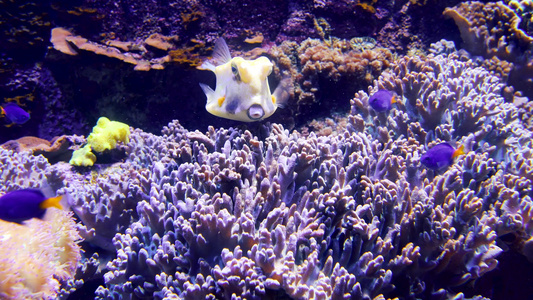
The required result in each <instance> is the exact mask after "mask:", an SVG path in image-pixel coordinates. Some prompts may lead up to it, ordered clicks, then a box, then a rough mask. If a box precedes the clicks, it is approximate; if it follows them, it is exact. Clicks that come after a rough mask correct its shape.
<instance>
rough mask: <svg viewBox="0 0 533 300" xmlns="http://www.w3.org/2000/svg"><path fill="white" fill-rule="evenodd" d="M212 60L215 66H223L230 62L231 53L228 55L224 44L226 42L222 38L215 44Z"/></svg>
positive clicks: (226, 45) (227, 49) (226, 46)
mask: <svg viewBox="0 0 533 300" xmlns="http://www.w3.org/2000/svg"><path fill="white" fill-rule="evenodd" d="M213 60H214V61H215V63H216V64H217V65H223V64H225V63H227V62H229V61H230V60H231V53H229V48H228V44H226V41H225V40H224V39H223V38H219V39H218V40H216V42H215V50H213Z"/></svg>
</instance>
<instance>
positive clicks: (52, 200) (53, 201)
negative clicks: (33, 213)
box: [39, 195, 63, 209]
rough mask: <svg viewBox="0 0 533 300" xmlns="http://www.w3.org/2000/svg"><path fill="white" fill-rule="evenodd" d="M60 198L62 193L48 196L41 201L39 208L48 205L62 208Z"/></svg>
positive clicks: (44, 207)
mask: <svg viewBox="0 0 533 300" xmlns="http://www.w3.org/2000/svg"><path fill="white" fill-rule="evenodd" d="M61 199H63V195H59V196H56V197H52V198H48V199H46V200H44V201H43V202H41V204H40V205H39V206H40V208H41V209H47V208H50V207H55V208H57V209H63V206H62V205H61V203H60V202H61Z"/></svg>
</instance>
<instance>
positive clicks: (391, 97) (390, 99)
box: [368, 90, 396, 112]
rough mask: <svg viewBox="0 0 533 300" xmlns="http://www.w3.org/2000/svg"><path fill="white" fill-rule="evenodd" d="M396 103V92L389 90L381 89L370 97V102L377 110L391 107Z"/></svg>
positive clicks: (385, 109) (382, 110) (380, 110)
mask: <svg viewBox="0 0 533 300" xmlns="http://www.w3.org/2000/svg"><path fill="white" fill-rule="evenodd" d="M394 103H396V94H395V93H393V92H391V91H387V90H379V91H377V92H375V93H374V94H372V96H370V99H368V104H369V105H370V106H371V107H372V109H374V110H375V111H377V112H384V111H387V110H389V109H391V107H392V104H394Z"/></svg>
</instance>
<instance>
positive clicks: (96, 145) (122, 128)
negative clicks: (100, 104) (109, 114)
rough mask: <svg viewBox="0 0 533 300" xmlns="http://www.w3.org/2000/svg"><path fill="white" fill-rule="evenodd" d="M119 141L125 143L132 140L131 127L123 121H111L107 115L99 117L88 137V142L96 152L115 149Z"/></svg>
mask: <svg viewBox="0 0 533 300" xmlns="http://www.w3.org/2000/svg"><path fill="white" fill-rule="evenodd" d="M118 141H121V142H123V143H124V144H127V143H128V142H129V141H130V127H129V126H128V125H127V124H124V123H121V122H117V121H110V120H109V119H108V118H106V117H101V118H100V119H98V122H97V123H96V126H94V127H93V132H92V133H91V134H90V135H89V137H88V138H87V143H88V144H89V145H91V148H92V149H93V150H94V151H96V152H103V151H104V150H111V149H115V147H116V146H117V142H118Z"/></svg>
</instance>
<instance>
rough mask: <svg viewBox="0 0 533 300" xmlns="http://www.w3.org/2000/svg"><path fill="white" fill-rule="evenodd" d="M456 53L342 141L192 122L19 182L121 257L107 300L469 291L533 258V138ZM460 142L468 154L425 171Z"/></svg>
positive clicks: (486, 77)
mask: <svg viewBox="0 0 533 300" xmlns="http://www.w3.org/2000/svg"><path fill="white" fill-rule="evenodd" d="M449 52H451V53H449V54H446V55H444V54H440V55H438V54H432V55H430V56H428V57H427V58H415V57H405V58H402V59H400V60H398V61H397V62H396V63H395V66H394V67H393V68H392V69H391V70H390V71H387V72H386V73H384V74H382V75H381V76H380V77H379V78H378V79H377V80H375V81H374V86H372V87H370V88H369V91H370V93H373V92H376V91H377V90H378V89H388V90H391V91H394V92H396V93H397V94H398V98H399V99H400V100H401V103H398V104H394V106H393V109H392V110H390V111H388V112H384V113H376V112H374V111H373V110H372V109H371V108H369V107H368V97H369V96H368V95H367V94H366V93H365V92H363V91H360V92H358V93H357V94H356V95H355V98H353V99H352V102H351V104H352V105H351V111H350V113H349V116H348V118H347V122H346V123H345V126H344V128H341V129H342V130H340V129H339V130H337V131H336V132H334V133H332V134H330V135H327V136H318V135H316V134H315V133H310V134H303V133H299V132H297V131H294V132H292V133H290V132H289V131H288V130H285V129H284V128H283V127H282V126H280V125H278V124H272V125H264V126H263V127H260V128H259V129H257V132H256V133H255V134H252V133H251V132H250V131H242V130H237V129H234V128H230V129H223V128H221V129H215V128H213V127H210V128H209V129H208V131H207V132H205V133H204V132H200V131H194V132H191V131H188V130H186V129H184V128H183V127H182V126H181V125H180V124H179V123H178V121H174V122H171V123H170V124H169V125H168V126H167V127H165V128H164V129H163V131H162V135H161V136H157V135H153V134H149V133H145V132H143V131H141V130H138V129H136V130H134V131H133V133H132V134H131V136H130V143H129V144H128V145H124V146H123V148H122V149H123V150H124V151H125V153H126V158H125V159H124V161H122V162H119V163H115V164H112V165H107V166H106V165H100V166H96V167H95V168H94V169H91V170H86V169H73V168H72V167H70V166H68V167H67V166H66V165H65V164H62V163H58V164H55V165H49V164H48V163H47V162H46V161H43V162H42V163H41V164H40V160H42V158H41V157H36V158H31V161H34V162H33V163H31V165H30V166H29V169H28V167H25V168H22V169H21V168H19V167H17V166H16V165H17V163H13V164H11V161H13V162H18V161H20V163H24V161H25V160H30V158H27V157H28V154H15V156H14V159H13V157H11V159H10V160H7V159H4V160H2V161H3V162H4V163H6V166H8V168H7V169H2V170H1V171H0V172H1V173H0V174H2V177H1V178H2V180H4V182H5V181H8V180H12V181H13V182H16V183H17V184H18V186H17V187H19V186H20V187H23V186H31V185H30V184H29V183H27V182H25V181H24V180H22V181H20V180H19V179H18V178H34V177H35V176H37V177H35V178H38V179H39V180H44V179H46V181H47V183H48V184H49V185H50V186H52V187H53V188H54V189H56V190H57V192H58V193H68V194H70V195H71V198H72V199H71V205H72V209H73V210H74V212H75V213H76V214H77V215H78V217H79V219H80V220H81V222H82V224H79V226H78V229H79V231H80V235H81V236H82V237H83V238H85V239H86V241H87V242H89V243H92V244H94V245H97V246H99V247H100V248H102V249H103V250H98V251H99V253H100V254H104V253H106V254H107V255H112V257H113V259H111V260H110V261H109V262H108V263H107V265H106V266H105V268H104V271H103V272H104V273H105V274H104V281H105V284H104V285H102V286H100V287H99V288H98V289H97V291H96V294H97V295H96V296H97V298H98V299H133V298H154V299H263V298H290V299H385V298H395V297H399V298H405V299H414V298H421V299H429V298H431V299H449V298H455V299H463V298H464V297H465V296H464V295H463V294H462V293H460V292H458V291H460V290H461V289H460V288H461V287H462V286H464V285H465V283H467V282H470V281H472V280H475V279H478V278H480V277H482V276H483V275H484V274H486V273H487V272H489V271H491V270H493V269H495V268H496V266H497V264H498V260H497V259H498V255H499V254H500V253H501V252H502V251H503V250H506V249H509V248H510V249H513V250H516V251H518V252H521V253H522V254H524V255H525V256H526V257H528V258H529V259H533V238H532V237H531V235H532V228H533V226H532V225H533V214H532V213H531V211H532V209H531V208H532V205H533V204H532V201H531V180H532V178H531V169H532V162H531V159H530V158H531V154H532V153H531V151H532V150H531V149H532V136H531V132H530V131H529V129H528V128H527V127H525V126H524V124H523V123H522V122H521V121H520V120H521V119H520V114H519V113H518V108H517V107H515V106H514V104H511V103H507V102H505V101H504V99H503V98H502V97H501V96H500V95H501V89H502V88H503V86H502V85H501V84H500V81H499V80H498V78H497V77H495V76H493V75H491V74H490V73H489V72H488V71H486V70H485V69H483V68H480V67H478V66H477V65H476V64H475V63H474V62H473V61H471V60H468V59H463V58H461V56H460V55H458V54H457V53H456V52H453V51H449ZM258 136H259V137H261V138H259V137H258ZM444 141H447V142H450V143H454V142H457V143H460V144H464V145H465V146H466V148H467V150H468V151H467V153H466V154H465V155H462V156H460V157H458V158H457V159H456V161H455V163H454V164H452V165H451V166H450V167H448V168H446V169H444V170H441V171H439V172H436V171H432V170H426V169H425V168H423V167H422V166H421V164H420V159H421V156H422V154H423V153H425V151H426V150H427V149H428V148H430V147H432V146H433V145H435V144H437V143H440V142H444ZM2 155H3V156H2ZM7 155H8V154H5V155H4V154H2V152H0V159H2V157H7ZM17 155H18V156H17ZM19 156H20V159H18V157H19ZM35 164H37V165H38V167H37V168H32V167H31V166H33V165H35ZM39 164H40V165H39ZM23 169H24V170H23ZM28 170H31V171H28ZM13 174H18V175H16V176H15V175H13ZM13 176H15V177H16V178H15V177H13ZM17 180H19V181H17ZM17 187H13V188H17ZM504 236H514V237H515V239H514V242H513V243H512V244H505V243H504V242H503V240H500V238H501V237H504ZM103 257H104V255H101V256H100V258H103ZM97 259H99V257H98V256H97V255H93V257H92V258H90V259H85V260H84V266H83V267H79V268H78V271H79V272H78V273H79V274H78V275H77V276H84V274H85V275H86V274H87V273H90V274H94V272H95V271H94V268H92V266H94V263H95V261H96V260H97ZM101 267H103V266H101ZM83 270H86V271H83ZM84 272H85V273H84ZM78 278H79V277H77V278H76V279H78ZM72 285H74V286H76V287H77V286H79V285H80V283H79V282H74V284H72ZM65 293H66V292H65Z"/></svg>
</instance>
